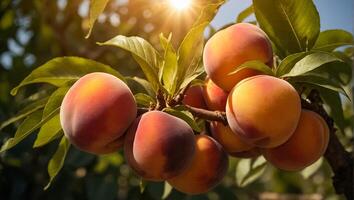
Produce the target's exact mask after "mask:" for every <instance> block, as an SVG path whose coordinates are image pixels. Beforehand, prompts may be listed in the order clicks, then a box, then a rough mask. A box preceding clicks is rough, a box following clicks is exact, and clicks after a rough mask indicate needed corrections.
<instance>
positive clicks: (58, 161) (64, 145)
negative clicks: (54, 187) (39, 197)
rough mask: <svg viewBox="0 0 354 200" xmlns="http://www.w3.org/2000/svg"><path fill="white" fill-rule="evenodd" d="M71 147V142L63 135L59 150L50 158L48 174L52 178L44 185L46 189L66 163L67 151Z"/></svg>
mask: <svg viewBox="0 0 354 200" xmlns="http://www.w3.org/2000/svg"><path fill="white" fill-rule="evenodd" d="M69 148H70V142H69V140H68V139H67V138H66V137H64V136H63V137H62V138H61V140H60V143H59V146H58V149H57V151H56V152H55V153H54V155H53V157H52V158H51V159H50V161H49V164H48V174H49V177H50V180H49V182H48V184H47V185H46V186H45V187H44V190H46V189H48V188H49V186H50V184H51V183H52V181H53V180H54V178H55V177H56V175H57V174H58V173H59V171H60V170H61V168H62V167H63V165H64V160H65V157H66V154H67V152H68V151H69Z"/></svg>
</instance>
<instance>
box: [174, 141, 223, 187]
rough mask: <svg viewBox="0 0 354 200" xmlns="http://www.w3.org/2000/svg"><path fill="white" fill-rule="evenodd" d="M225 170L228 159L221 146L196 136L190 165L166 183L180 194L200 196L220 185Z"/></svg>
mask: <svg viewBox="0 0 354 200" xmlns="http://www.w3.org/2000/svg"><path fill="white" fill-rule="evenodd" d="M227 168H228V157H227V154H226V152H225V151H224V150H223V149H222V147H221V145H220V144H219V143H218V142H216V141H215V140H214V139H213V138H211V137H209V136H207V135H198V136H196V152H195V156H194V158H193V160H192V163H191V164H190V165H189V166H188V167H187V168H186V169H185V170H184V171H182V173H181V174H179V175H177V176H176V177H174V178H172V179H169V180H167V181H168V183H169V184H170V185H171V186H173V187H174V188H176V189H177V190H179V191H181V192H184V193H187V194H200V193H204V192H207V191H209V190H211V189H212V188H213V187H214V186H216V185H217V184H218V183H220V181H221V180H222V179H223V177H224V176H225V174H226V172H227Z"/></svg>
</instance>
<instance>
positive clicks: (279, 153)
mask: <svg viewBox="0 0 354 200" xmlns="http://www.w3.org/2000/svg"><path fill="white" fill-rule="evenodd" d="M272 58H273V53H272V47H271V43H270V41H269V39H268V37H267V35H266V34H265V33H264V32H263V31H262V30H261V29H259V28H258V27H257V26H255V25H252V24H247V23H239V24H235V25H232V26H229V27H227V28H225V29H224V30H221V31H219V32H217V33H216V34H215V35H213V36H212V37H211V38H210V39H209V40H208V41H207V43H206V45H205V48H204V54H203V61H204V67H205V71H206V72H207V75H208V78H207V79H206V81H205V86H204V87H203V96H204V101H205V103H206V105H207V107H208V108H209V109H211V110H219V111H226V116H227V121H228V126H225V125H223V124H222V123H220V122H211V124H210V129H211V134H212V136H213V137H214V138H215V139H216V140H217V141H218V142H219V143H220V144H221V145H222V146H223V148H224V149H225V150H226V151H227V152H228V153H229V154H230V155H232V156H238V157H252V156H257V155H259V154H263V156H264V157H265V158H266V159H267V160H268V161H269V162H270V163H272V164H273V165H274V166H276V167H278V168H280V169H283V170H288V171H295V170H301V169H303V168H305V167H307V166H309V165H311V164H312V163H314V162H315V161H316V160H317V159H319V158H320V157H321V156H322V155H323V154H324V152H325V150H326V148H327V145H328V140H329V139H328V138H329V129H328V126H327V124H326V122H325V121H324V120H323V119H322V118H321V116H319V115H318V114H317V113H314V112H312V111H309V110H303V109H301V101H300V96H299V95H298V93H297V91H296V90H295V88H294V87H293V86H292V85H291V84H289V83H288V82H287V81H285V80H282V79H279V78H276V77H273V76H268V75H262V74H261V72H258V71H255V70H252V69H247V68H246V69H242V70H239V71H237V68H238V67H239V66H240V65H241V64H243V63H244V62H246V61H251V60H258V61H261V62H263V63H265V64H266V65H268V66H269V67H270V68H272V63H273V62H272V60H273V59H272ZM235 71H236V73H234V72H235Z"/></svg>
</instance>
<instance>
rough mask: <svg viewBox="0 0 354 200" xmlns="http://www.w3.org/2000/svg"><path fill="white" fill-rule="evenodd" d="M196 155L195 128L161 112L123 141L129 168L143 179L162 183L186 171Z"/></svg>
mask: <svg viewBox="0 0 354 200" xmlns="http://www.w3.org/2000/svg"><path fill="white" fill-rule="evenodd" d="M194 152H195V138H194V133H193V130H192V128H191V127H190V126H189V125H188V124H187V123H186V122H185V121H183V120H181V119H179V118H177V117H174V116H172V115H169V114H167V113H164V112H161V111H150V112H147V113H145V114H143V115H142V116H141V117H139V118H138V119H137V120H136V121H135V122H134V123H133V125H132V126H131V127H130V128H129V130H128V132H127V135H126V137H125V141H124V154H125V158H126V161H127V162H128V164H129V165H130V166H131V167H132V168H133V170H135V172H136V173H137V174H138V175H140V176H141V177H142V178H144V179H147V180H152V181H163V180H166V179H168V178H172V177H174V176H176V175H178V174H179V173H181V171H182V170H183V169H184V168H186V167H187V166H188V165H189V164H190V163H191V161H192V158H193V156H194Z"/></svg>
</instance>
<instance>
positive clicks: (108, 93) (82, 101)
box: [60, 72, 137, 154]
mask: <svg viewBox="0 0 354 200" xmlns="http://www.w3.org/2000/svg"><path fill="white" fill-rule="evenodd" d="M136 113H137V107H136V103H135V99H134V96H133V94H132V92H131V91H130V89H129V88H128V86H127V85H126V84H125V83H124V82H123V81H121V80H120V79H118V78H117V77H115V76H113V75H110V74H106V73H102V72H95V73H90V74H87V75H85V76H83V77H81V78H80V79H79V80H78V81H77V82H76V83H75V84H74V85H73V86H72V87H71V88H70V89H69V91H68V92H67V94H66V95H65V97H64V99H63V102H62V104H61V107H60V122H61V126H62V128H63V130H64V133H65V136H66V137H67V138H68V139H69V140H70V142H71V143H72V144H74V145H75V146H76V147H77V148H79V149H81V150H83V151H86V152H89V153H93V154H106V153H112V152H114V151H117V150H118V148H120V147H121V146H122V145H123V137H122V136H123V134H124V133H125V131H126V130H127V129H128V127H129V126H130V124H131V123H132V122H133V121H134V119H135V117H136Z"/></svg>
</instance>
